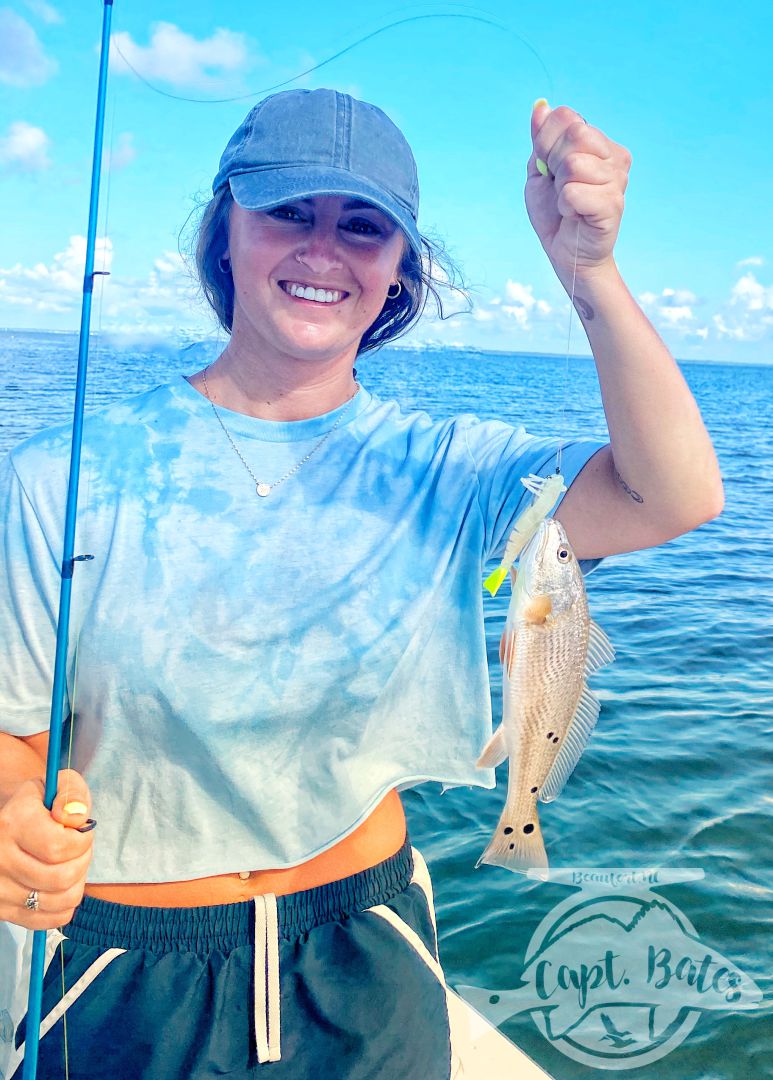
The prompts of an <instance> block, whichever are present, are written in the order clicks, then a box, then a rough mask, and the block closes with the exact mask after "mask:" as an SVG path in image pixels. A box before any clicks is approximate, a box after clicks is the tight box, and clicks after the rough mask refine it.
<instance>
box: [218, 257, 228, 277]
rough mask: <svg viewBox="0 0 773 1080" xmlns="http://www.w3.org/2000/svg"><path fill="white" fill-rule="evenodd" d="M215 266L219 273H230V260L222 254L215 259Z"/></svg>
mask: <svg viewBox="0 0 773 1080" xmlns="http://www.w3.org/2000/svg"><path fill="white" fill-rule="evenodd" d="M217 267H218V270H219V271H220V273H221V274H230V273H231V260H230V259H227V258H226V257H225V256H224V255H221V256H220V258H219V259H218V260H217Z"/></svg>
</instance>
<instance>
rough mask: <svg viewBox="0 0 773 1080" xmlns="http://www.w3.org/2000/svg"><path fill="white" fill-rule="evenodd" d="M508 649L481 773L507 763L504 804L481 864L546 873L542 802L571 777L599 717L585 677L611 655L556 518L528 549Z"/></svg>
mask: <svg viewBox="0 0 773 1080" xmlns="http://www.w3.org/2000/svg"><path fill="white" fill-rule="evenodd" d="M559 553H563V554H562V555H561V557H559ZM503 640H504V648H503V651H502V659H503V676H502V703H503V712H502V724H501V727H500V728H499V729H498V730H497V731H496V732H495V733H494V735H493V736H492V738H491V740H490V741H489V743H488V744H487V746H486V748H485V749H484V751H483V753H482V755H481V758H480V760H479V762H478V764H479V765H486V766H491V765H497V764H499V763H500V762H502V761H504V759H505V757H508V758H509V768H508V785H507V799H506V801H505V806H504V809H503V811H502V815H501V817H500V820H499V823H498V825H497V828H496V830H495V832H494V836H493V838H492V840H491V842H490V844H489V845H488V847H487V848H486V850H485V851H484V853H483V855H481V857H480V859H479V860H478V864H477V865H480V863H481V862H487V863H492V864H494V865H499V866H505V867H507V868H508V869H511V870H520V871H525V870H526V869H528V868H530V867H536V868H546V867H547V865H548V860H547V853H546V851H545V845H544V842H543V838H542V830H541V828H540V824H539V816H538V813H537V800H538V799H539V800H540V801H542V802H548V801H551V800H552V799H553V798H555V797H556V795H557V794H558V793H559V792H560V791H561V789H562V787H563V784H564V783H565V781H566V779H567V777H568V776H569V775H570V773H571V771H572V770H573V769H574V767H575V765H576V763H577V760H578V759H579V756H580V754H581V753H582V749H583V747H584V745H585V742H586V741H587V738H588V736H589V735H590V732H591V730H592V728H593V725H594V724H595V719H596V715H597V714H598V701H597V699H596V698H595V697H594V695H593V694H592V693H591V691H590V690H589V689H588V687H587V684H586V676H587V674H588V673H589V671H593V670H596V668H598V667H600V666H601V664H602V663H607V662H608V661H609V660H611V659H612V658H613V656H614V653H613V650H612V647H611V645H610V644H609V641H608V639H607V638H606V635H605V634H604V632H603V631H602V630H601V629H600V628H599V627H597V626H596V625H595V624H594V623H593V622H592V621H591V618H590V614H589V611H588V603H587V599H586V596H585V587H584V583H583V578H582V572H581V570H580V568H579V566H578V564H577V561H576V559H575V558H574V555H573V553H572V551H571V547H570V546H569V543H568V540H567V537H566V533H565V531H564V529H563V527H562V526H561V524H560V523H559V522H557V521H555V520H554V519H547V520H546V521H544V522H543V523H542V524H541V525H540V527H539V530H538V531H537V533H536V534H535V536H534V538H533V539H532V540H531V541H530V542H529V544H528V545H527V547H526V548H524V551H523V554H522V556H521V563H520V567H519V571H518V577H517V578H516V584H515V586H514V588H513V595H512V598H511V600H510V607H509V610H508V615H507V622H506V625H505V636H504V639H503Z"/></svg>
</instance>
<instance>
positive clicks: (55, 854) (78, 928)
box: [0, 90, 721, 1080]
mask: <svg viewBox="0 0 773 1080" xmlns="http://www.w3.org/2000/svg"><path fill="white" fill-rule="evenodd" d="M532 137H533V141H534V155H533V157H532V159H531V160H530V162H529V170H528V180H527V209H528V210H529V213H530V215H531V217H532V221H533V223H534V225H535V229H537V231H538V234H539V236H540V239H541V241H542V243H543V246H544V247H545V250H546V252H547V254H548V256H549V258H550V259H551V261H553V263H554V266H555V269H556V272H557V274H558V275H559V277H560V279H561V280H562V281H565V282H566V281H569V280H571V289H572V295H573V296H574V297H575V298H576V302H577V305H578V309H579V310H580V311H581V313H582V317H583V319H584V323H585V326H586V330H587V333H588V337H589V339H590V341H591V344H592V346H593V349H594V356H595V357H596V361H597V366H598V371H599V375H600V378H601V380H602V389H603V391H604V401H605V407H606V411H607V417H608V419H609V424H610V430H611V431H612V435H613V444H614V460H612V457H611V448H610V447H609V446H607V445H606V444H605V441H603V440H599V439H578V440H576V441H573V442H561V443H559V440H558V439H554V438H535V437H533V436H530V435H528V434H527V433H526V432H525V431H524V430H523V428H522V427H515V426H511V425H508V424H505V423H501V422H498V421H494V420H487V421H480V420H478V419H477V418H476V417H475V416H472V415H467V414H465V415H461V416H456V417H452V418H450V419H448V420H444V421H440V422H438V421H433V420H432V419H431V418H430V417H429V416H427V415H426V413H424V412H419V411H407V410H404V409H403V408H401V406H400V405H399V404H398V403H397V402H396V401H392V400H385V401H382V400H379V399H378V398H377V397H375V396H374V395H372V394H370V393H369V392H368V391H367V390H366V389H365V388H364V387H361V386H360V384H359V383H358V382H357V379H356V372H355V371H354V362H355V360H356V358H357V356H358V354H359V353H361V352H363V351H364V350H365V349H368V348H375V347H376V346H377V345H378V344H380V343H383V341H385V340H388V339H389V338H390V337H391V336H394V335H396V334H397V333H399V332H401V330H402V329H404V328H405V326H406V325H407V323H408V322H410V320H411V319H412V318H413V317H414V315H415V314H416V313H417V312H418V311H420V309H421V307H422V305H423V303H424V299H425V298H426V294H427V291H428V290H429V291H431V290H432V287H433V286H432V278H431V274H432V271H431V267H428V265H427V264H426V262H424V261H423V260H424V259H425V257H426V254H427V251H428V250H429V249H428V247H427V245H426V243H425V242H424V241H423V240H422V237H421V234H420V232H419V228H418V196H419V191H418V181H417V176H416V166H415V163H414V159H413V154H412V152H411V150H410V147H409V146H408V144H407V142H406V140H405V139H404V137H403V136H402V134H401V133H400V131H399V130H398V129H397V128H396V127H395V125H394V124H393V123H392V121H391V120H390V119H389V118H388V117H387V116H386V115H385V114H384V113H383V112H381V110H379V109H377V108H376V107H375V106H372V105H369V104H366V103H365V102H360V101H356V100H355V99H353V98H351V97H350V96H348V95H346V94H343V93H339V92H337V91H333V90H315V91H291V92H288V93H285V94H278V95H274V96H273V97H270V98H267V99H266V100H265V101H262V102H260V103H259V104H258V105H257V106H256V107H255V108H254V109H253V110H252V111H251V112H250V114H249V115H248V116H247V117H246V119H245V121H244V122H243V123H242V124H241V125H240V126H239V128H238V130H237V131H236V132H235V133H234V135H233V137H232V138H231V140H230V142H229V143H228V145H227V147H226V149H225V151H224V153H223V156H222V159H221V162H220V168H219V171H218V173H217V175H216V177H215V181H214V184H213V200H212V203H211V205H210V207H209V208H208V209H207V211H206V212H205V214H204V219H203V222H202V227H201V234H200V239H199V243H198V262H199V266H200V267H201V270H202V281H203V285H204V289H205V291H206V292H207V295H209V296H210V298H211V299H212V301H213V306H214V307H215V310H216V311H217V314H218V316H219V318H220V319H221V322H222V323H223V325H224V326H225V327H226V329H227V330H228V331H229V332H230V338H229V341H228V344H227V346H226V348H225V349H224V351H223V352H222V354H221V355H220V356H219V357H218V358H217V359H216V360H215V361H214V363H213V364H212V365H210V366H209V367H208V368H205V369H204V370H203V371H199V372H195V373H193V374H191V375H189V376H187V377H182V376H180V377H178V378H177V379H175V380H173V381H172V382H171V383H169V384H166V385H162V386H156V387H152V388H149V389H148V390H147V391H146V392H144V393H142V394H140V395H138V396H136V397H134V398H132V399H130V400H128V401H123V402H120V403H119V404H115V405H110V406H107V407H106V408H103V409H101V410H98V411H96V412H95V413H93V414H92V415H90V416H89V418H88V420H87V422H86V425H85V428H84V438H83V468H84V471H86V472H87V473H88V476H89V485H88V490H89V499H88V505H87V506H86V507H84V512H83V513H82V515H81V516H80V517H79V522H78V528H79V543H83V544H84V545H87V547H86V548H85V550H88V551H89V552H90V553H93V558H92V559H91V560H90V561H89V562H88V563H87V564H85V565H84V566H83V567H80V565H79V569H78V579H77V580H78V587H79V589H80V594H79V597H78V604H77V610H78V612H79V613H80V614H79V615H78V617H77V619H75V620H74V626H73V633H72V640H73V641H77V656H78V680H77V685H78V704H77V711H76V715H75V720H74V721H73V723H72V725H71V728H72V732H73V746H72V765H73V771H72V772H67V773H66V774H63V775H62V777H61V778H60V787H59V794H58V795H57V799H56V801H55V802H54V806H53V809H52V812H51V813H50V814H49V812H48V811H47V810H46V808H45V806H44V804H43V801H42V783H41V782H40V781H39V776H40V774H41V773H42V764H41V756H40V755H41V754H42V753H43V751H44V749H45V743H46V741H47V734H46V723H47V719H48V715H49V707H50V693H49V691H50V670H49V664H50V658H51V657H53V652H54V650H53V638H54V621H55V620H54V618H53V614H52V613H53V612H54V611H55V610H56V596H57V592H58V587H59V583H60V576H61V574H60V564H59V563H58V562H57V558H58V556H57V553H58V552H59V551H61V550H62V523H61V521H60V517H61V505H62V503H63V498H62V493H63V491H64V490H66V485H67V471H68V464H69V453H68V452H69V439H70V431H69V429H68V428H63V429H53V430H50V431H44V432H41V433H40V434H38V435H36V436H34V437H33V438H32V439H29V440H27V442H26V443H23V444H22V445H21V446H20V447H18V448H16V449H15V450H14V451H12V453H11V454H10V455H9V457H8V458H7V459H6V461H5V462H4V463H3V464H2V468H1V469H0V505H3V506H5V507H6V512H5V517H4V520H3V521H2V527H3V536H2V540H1V541H0V640H2V642H3V649H2V650H0V723H2V725H3V734H0V762H2V767H1V768H0V918H3V919H8V920H9V921H13V922H16V923H19V924H20V925H23V926H26V927H29V928H33V929H40V930H43V929H46V930H50V931H51V939H50V946H51V947H50V949H49V951H48V953H47V955H48V956H49V957H51V956H52V955H53V953H54V949H55V946H56V944H61V946H62V956H63V961H62V964H63V968H64V982H65V988H66V989H65V992H64V995H63V993H62V973H61V970H60V965H59V963H58V962H57V963H56V964H50V966H49V967H48V971H47V975H46V981H45V987H44V1012H43V1015H44V1018H45V1019H44V1022H43V1025H42V1027H43V1029H45V1030H44V1033H43V1038H42V1042H41V1062H42V1066H43V1072H44V1075H46V1076H55V1075H57V1074H58V1072H59V1063H60V1061H61V1056H62V1052H63V1047H64V1045H65V1044H66V1045H67V1046H68V1047H69V1052H70V1058H71V1060H72V1061H73V1062H76V1061H77V1070H78V1075H81V1076H94V1077H98V1076H111V1077H113V1076H115V1077H129V1076H131V1077H138V1076H141V1077H143V1078H144V1080H190V1078H191V1077H196V1078H197V1080H204V1078H206V1077H211V1076H212V1077H213V1076H223V1075H228V1076H230V1077H233V1078H234V1080H247V1078H248V1077H253V1076H255V1075H256V1069H258V1066H261V1067H262V1066H263V1065H265V1066H266V1067H267V1075H271V1076H276V1077H278V1078H280V1080H281V1078H287V1080H311V1078H312V1077H316V1076H335V1077H338V1078H340V1080H370V1078H372V1077H378V1078H382V1077H383V1078H384V1080H398V1078H399V1080H427V1078H432V1080H449V1077H450V1076H451V1074H452V1072H453V1071H455V1066H454V1065H453V1063H452V1043H451V1032H450V1026H449V1011H448V1004H447V1001H448V998H447V994H446V988H445V982H444V975H443V969H442V967H441V964H440V958H439V955H438V942H437V934H436V928H435V917H434V909H433V901H432V887H431V882H430V878H429V874H428V872H427V868H426V866H425V864H424V862H423V860H422V857H421V855H420V853H419V852H418V851H416V850H415V849H414V848H413V847H412V846H411V842H410V839H409V836H408V833H407V829H406V820H405V816H404V813H403V807H402V802H401V799H400V794H399V792H400V791H401V790H402V789H404V788H408V787H412V786H415V785H417V784H421V783H424V782H425V781H428V780H431V781H438V782H441V783H443V784H446V785H450V786H453V785H469V786H478V787H492V786H493V785H494V773H493V768H483V769H478V768H477V766H476V762H477V759H478V756H479V754H480V751H481V749H482V747H483V746H484V745H485V743H486V742H487V741H488V740H489V739H490V737H491V712H490V697H489V679H488V665H487V647H486V636H485V629H484V620H483V610H482V595H481V581H482V568H483V566H484V564H485V563H486V562H487V561H488V560H489V559H491V558H501V556H502V554H503V552H504V548H505V543H506V541H507V538H508V536H509V534H510V531H511V529H512V528H513V525H514V523H515V522H516V521H517V520H518V518H519V515H520V513H521V511H522V510H523V508H524V501H525V499H527V498H528V496H527V494H526V492H525V489H524V488H523V487H522V485H521V484H520V483H519V478H520V477H522V476H524V475H528V474H531V473H536V474H539V475H541V476H546V475H547V474H549V473H552V472H553V469H554V464H555V458H556V453H557V451H558V448H559V445H560V446H561V462H562V476H563V480H564V482H565V484H566V487H567V488H568V489H569V490H568V493H567V495H566V497H565V501H564V502H562V503H561V505H560V508H559V516H560V517H561V518H562V520H563V522H564V525H565V527H566V531H567V534H568V536H569V539H570V541H571V542H572V544H573V546H574V548H575V554H576V555H577V556H578V557H579V558H588V557H591V558H592V557H603V556H605V555H607V554H610V553H613V552H615V551H621V550H628V549H630V548H632V547H636V546H641V545H642V544H646V543H659V542H661V541H662V540H663V539H665V538H667V537H668V536H673V535H676V534H677V533H678V532H683V531H686V530H687V529H689V528H692V527H693V526H694V525H695V524H697V523H698V522H699V521H701V520H705V518H706V517H707V516H711V514H712V513H715V512H716V510H717V508H718V505H719V501H720V494H721V485H720V484H719V481H718V476H717V473H716V466H715V462H714V460H713V455H712V451H711V445H710V443H709V442H708V439H707V437H706V435H705V430H704V429H703V427H702V424H701V421H700V416H699V414H698V411H697V408H696V407H695V403H694V402H693V400H692V398H691V397H690V395H689V391H687V389H686V386H685V385H684V383H683V381H680V376H679V373H678V371H676V370H675V365H673V362H672V361H671V358H670V357H669V355H668V353H667V352H666V350H665V349H664V347H663V346H662V343H660V342H659V340H658V339H657V335H655V334H654V331H652V330H651V328H650V327H649V326H648V324H647V323H646V320H644V318H643V316H642V315H641V313H640V312H639V310H638V308H637V307H636V305H635V304H634V303H633V301H632V300H631V298H630V296H629V294H627V292H626V290H625V288H624V286H623V284H622V281H621V279H620V278H619V275H618V274H617V271H616V268H615V266H614V264H613V262H612V257H611V251H612V246H613V244H614V238H615V236H616V233H617V228H618V225H619V221H620V214H621V212H622V190H623V189H624V187H625V182H626V177H627V166H628V162H629V158H630V156H629V155H627V151H624V150H623V148H621V147H617V146H615V144H612V143H610V141H609V140H608V139H606V137H605V136H603V135H602V133H601V132H598V131H596V130H595V129H590V128H589V126H588V125H586V124H585V123H584V122H583V121H581V120H580V119H579V118H578V117H577V114H576V113H574V112H573V111H572V110H570V109H567V108H559V109H555V110H550V109H549V107H548V106H547V103H546V102H540V103H538V104H537V106H536V107H535V109H534V110H533V115H532ZM537 155H539V157H540V160H542V161H545V162H547V165H548V172H547V174H543V173H542V171H541V170H539V169H538V168H537V166H536V156H537ZM580 224H582V229H581V228H580ZM575 284H576V286H577V288H576V290H575ZM686 463H689V471H690V476H691V478H692V483H691V486H690V489H689V492H686V491H685V485H684V483H683V479H682V478H683V476H684V474H685V468H686ZM247 474H248V475H247ZM623 477H624V485H623V481H622V478H623ZM631 491H633V492H635V493H636V494H639V496H640V498H639V501H635V500H633V499H632V498H631V497H630V495H629V493H630V492H631ZM688 496H689V497H688ZM68 663H69V676H70V685H72V683H73V682H74V668H75V655H74V651H73V654H72V655H71V656H70V657H69V659H68ZM119 760H120V762H121V774H120V782H117V781H116V767H115V763H116V761H119ZM92 807H93V815H94V818H96V819H98V821H99V826H98V829H97V830H96V832H94V831H90V832H87V833H82V832H79V831H78V830H79V829H82V828H84V826H86V825H87V824H88V822H89V816H88V815H89V814H90V812H91V810H92ZM95 836H97V837H98V841H97V842H96V843H94V837H95ZM58 927H64V928H65V930H64V934H61V933H59V931H58V930H57V929H56V928H58ZM95 980H96V981H97V982H96V990H95V989H94V988H93V987H92V984H93V983H94V981H95ZM374 1003H376V1005H377V1007H375V1008H374ZM65 1014H66V1015H67V1016H68V1017H69V1020H70V1023H69V1027H68V1030H67V1032H66V1033H65V1031H64V1029H63V1024H62V1023H61V1022H60V1021H61V1019H62V1017H63V1016H64V1015H65ZM116 1031H121V1032H128V1033H131V1035H132V1036H133V1037H132V1038H127V1039H116V1038H115V1033H116ZM15 1045H16V1047H17V1058H21V1057H22V1056H23V1045H24V1024H23V1022H22V1023H21V1024H19V1025H18V1028H17V1034H16V1040H15ZM261 1075H262V1073H261Z"/></svg>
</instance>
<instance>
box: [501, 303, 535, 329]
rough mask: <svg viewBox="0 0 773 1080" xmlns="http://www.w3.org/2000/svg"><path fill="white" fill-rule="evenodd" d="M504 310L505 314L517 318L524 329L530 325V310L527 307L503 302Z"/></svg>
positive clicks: (517, 321)
mask: <svg viewBox="0 0 773 1080" xmlns="http://www.w3.org/2000/svg"><path fill="white" fill-rule="evenodd" d="M502 311H504V313H505V315H509V316H510V318H512V319H515V321H516V323H517V324H518V325H519V326H520V328H521V329H522V330H527V329H528V327H529V312H528V309H527V308H525V307H518V306H516V305H513V304H503V305H502Z"/></svg>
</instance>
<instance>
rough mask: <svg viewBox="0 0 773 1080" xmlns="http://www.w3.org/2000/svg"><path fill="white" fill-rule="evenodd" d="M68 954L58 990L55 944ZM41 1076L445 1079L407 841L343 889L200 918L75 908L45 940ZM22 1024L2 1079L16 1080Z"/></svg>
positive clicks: (428, 907)
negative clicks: (66, 922)
mask: <svg viewBox="0 0 773 1080" xmlns="http://www.w3.org/2000/svg"><path fill="white" fill-rule="evenodd" d="M60 941H61V944H62V946H63V953H64V985H65V990H64V994H63V988H62V964H61V960H60V958H59V949H58V948H57V945H58V943H59V942H60ZM47 956H48V957H50V963H49V965H48V967H47V970H46V978H45V983H44V992H43V1012H42V1015H43V1018H44V1019H43V1022H42V1024H41V1041H40V1058H39V1067H38V1077H39V1078H40V1080H54V1078H57V1080H58V1078H59V1077H63V1076H64V1075H65V1071H64V1057H65V1023H64V1021H65V1018H66V1041H67V1059H68V1065H69V1076H70V1080H102V1078H104V1080H108V1078H110V1080H124V1078H126V1080H130V1078H131V1080H140V1078H145V1080H203V1078H205V1077H229V1078H231V1080H241V1078H247V1077H267V1078H269V1080H307V1078H308V1080H311V1078H314V1080H323V1078H324V1080H328V1078H329V1080H448V1078H449V1077H450V1075H451V1046H450V1034H449V1021H448V1008H447V1004H446V988H445V980H444V978H443V971H442V969H441V967H440V964H439V962H438V951H437V934H436V929H435V914H434V908H433V903H432V886H431V883H430V879H429V874H428V872H427V867H426V864H425V862H424V859H423V858H422V856H421V854H420V853H419V852H418V851H416V849H414V848H412V847H411V845H410V842H409V840H408V839H407V838H406V841H405V844H404V845H403V847H402V848H401V849H400V851H398V852H397V853H396V854H395V855H393V856H391V857H390V858H388V859H385V860H384V862H381V863H378V864H377V865H376V866H374V867H371V868H370V869H368V870H364V871H362V872H361V873H358V874H353V875H352V876H351V877H347V878H343V879H341V880H339V881H333V882H331V883H329V884H327V885H321V886H319V887H318V888H315V889H307V890H304V891H302V892H297V893H292V894H290V895H287V896H274V895H273V894H266V895H259V896H256V897H254V898H253V899H252V900H250V901H247V902H244V903H236V904H221V905H216V906H211V907H197V908H145V907H134V906H127V905H123V904H113V903H108V902H106V901H103V900H95V899H93V898H91V897H84V900H83V902H82V904H81V906H80V907H79V908H78V910H77V911H76V913H75V916H74V918H73V920H72V922H71V923H70V924H69V925H68V926H67V927H65V935H64V938H62V937H61V935H60V934H59V932H58V931H49V948H48V950H47ZM24 1037H25V1033H24V1023H23V1022H22V1023H21V1024H20V1025H19V1028H18V1030H17V1033H16V1047H17V1054H16V1057H15V1060H14V1061H13V1062H12V1065H11V1068H12V1069H15V1068H17V1065H18V1068H17V1071H16V1072H15V1073H13V1074H12V1075H13V1076H14V1078H17V1077H18V1078H20V1077H21V1072H22V1070H21V1065H20V1064H19V1062H20V1060H21V1057H20V1055H21V1056H23V1050H24V1047H23V1041H24Z"/></svg>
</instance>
